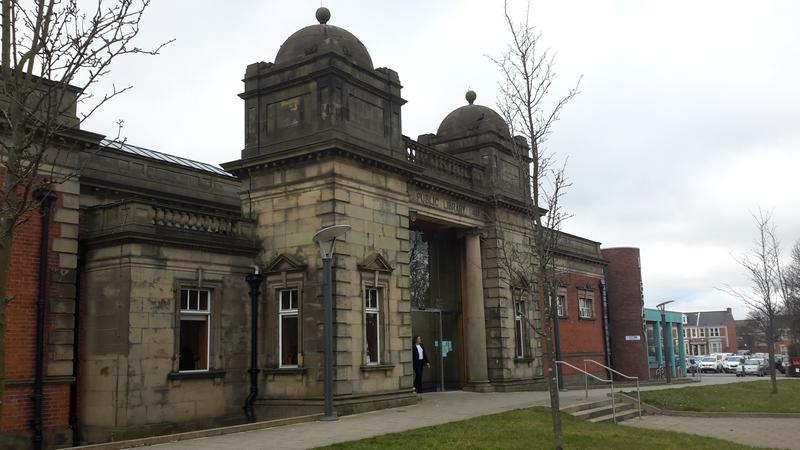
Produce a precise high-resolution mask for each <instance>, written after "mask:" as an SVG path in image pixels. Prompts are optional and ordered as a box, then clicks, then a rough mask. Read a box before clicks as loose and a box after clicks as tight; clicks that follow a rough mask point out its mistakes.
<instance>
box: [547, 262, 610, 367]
mask: <svg viewBox="0 0 800 450" xmlns="http://www.w3.org/2000/svg"><path fill="white" fill-rule="evenodd" d="M562 282H564V284H565V285H566V300H567V317H566V318H561V319H559V321H558V326H559V335H560V336H561V357H562V359H563V360H564V361H566V362H568V363H570V364H572V365H574V366H577V367H580V368H583V366H584V365H583V360H584V359H592V360H595V361H597V362H599V363H600V364H606V360H605V359H606V358H605V346H604V343H603V309H602V301H603V299H602V296H601V291H600V279H599V278H593V277H588V276H585V275H577V274H571V275H569V276H568V277H567V278H565V279H563V280H562ZM587 287H590V288H591V294H592V298H593V300H594V301H593V306H594V318H593V319H582V318H580V317H579V312H578V308H579V307H578V297H579V288H580V289H586V288H587ZM586 368H587V372H590V373H599V374H605V369H603V368H601V367H600V366H598V365H596V364H591V363H588V365H587V366H586ZM573 373H575V371H574V369H571V368H569V367H565V368H564V374H565V375H570V374H573ZM603 378H605V376H604V377H603Z"/></svg>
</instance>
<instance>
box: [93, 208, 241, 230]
mask: <svg viewBox="0 0 800 450" xmlns="http://www.w3.org/2000/svg"><path fill="white" fill-rule="evenodd" d="M90 217H91V220H90V228H91V232H90V233H91V234H92V235H94V236H98V235H107V234H109V233H116V232H120V231H125V230H127V231H130V230H132V229H136V230H137V231H139V232H146V231H147V230H149V232H152V233H158V230H159V229H174V230H185V231H190V232H193V233H197V234H199V233H209V234H212V235H216V236H236V237H244V238H251V237H252V236H253V229H254V228H253V223H252V222H251V221H249V220H247V219H242V218H236V217H230V216H224V215H215V214H209V213H204V212H200V211H197V210H190V209H182V208H174V207H166V206H162V205H156V204H150V203H144V202H140V201H125V202H120V203H114V204H111V205H100V206H96V207H94V208H92V211H91V214H90Z"/></svg>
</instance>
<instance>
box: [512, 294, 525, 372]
mask: <svg viewBox="0 0 800 450" xmlns="http://www.w3.org/2000/svg"><path fill="white" fill-rule="evenodd" d="M524 310H525V299H520V300H514V331H515V333H514V334H515V335H516V336H515V339H516V342H515V345H514V353H515V354H516V357H517V358H524V357H525V340H526V339H525V317H524V314H523V313H522V312H523V311H524Z"/></svg>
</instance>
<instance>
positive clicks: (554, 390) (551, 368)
mask: <svg viewBox="0 0 800 450" xmlns="http://www.w3.org/2000/svg"><path fill="white" fill-rule="evenodd" d="M545 320H547V321H550V318H549V317H548V318H546V319H545ZM544 334H545V346H546V347H547V387H548V390H549V391H550V414H551V416H552V420H553V447H554V448H555V449H556V450H561V449H562V448H564V436H563V434H562V432H561V404H560V399H559V397H558V377H557V376H556V370H558V368H557V367H556V353H555V346H554V343H553V327H552V326H550V325H549V324H548V326H547V329H546V330H545V333H544Z"/></svg>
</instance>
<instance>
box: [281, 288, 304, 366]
mask: <svg viewBox="0 0 800 450" xmlns="http://www.w3.org/2000/svg"><path fill="white" fill-rule="evenodd" d="M292 292H294V293H295V295H294V297H295V300H296V301H297V304H296V305H295V307H294V308H292V305H291V297H292V295H291V293H292ZM284 293H289V308H284V307H283V300H284V298H283V294H284ZM275 298H276V308H277V310H278V320H277V323H278V327H277V328H278V339H277V343H278V348H277V352H276V355H277V359H278V368H279V369H297V368H298V367H300V359H301V358H300V354H301V352H300V341H301V340H302V334H301V333H300V289H298V288H296V287H289V288H283V289H278V292H277V294H276V296H275ZM284 317H295V318H297V336H295V338H296V339H297V364H284V363H283V319H284Z"/></svg>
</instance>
